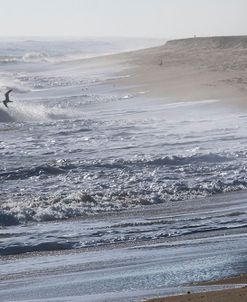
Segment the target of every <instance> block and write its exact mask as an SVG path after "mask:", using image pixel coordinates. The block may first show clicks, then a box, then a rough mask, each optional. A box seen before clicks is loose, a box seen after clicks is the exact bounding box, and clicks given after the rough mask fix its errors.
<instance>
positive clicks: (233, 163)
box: [0, 39, 247, 301]
mask: <svg viewBox="0 0 247 302" xmlns="http://www.w3.org/2000/svg"><path fill="white" fill-rule="evenodd" d="M155 43H157V41H156V42H155V41H146V40H145V41H144V40H130V41H129V40H126V39H125V40H121V39H113V40H110V39H109V40H100V39H98V40H97V39H84V40H79V39H78V40H66V39H64V40H59V39H57V40H46V39H30V40H25V39H19V40H17V39H6V40H2V41H0V89H1V94H2V97H3V99H4V93H5V92H6V91H7V89H10V88H11V89H13V92H12V93H11V94H10V99H11V100H13V103H10V104H9V108H5V107H4V105H3V104H2V103H1V104H0V155H1V161H0V256H1V258H2V264H1V265H0V267H2V271H1V273H0V277H1V278H2V280H5V279H6V278H7V279H8V280H9V279H10V280H12V279H11V278H12V277H13V276H14V277H13V280H14V279H16V276H18V274H19V275H20V274H22V276H23V275H24V273H25V275H27V278H32V274H31V272H32V270H33V268H32V265H33V263H34V262H35V261H37V262H38V261H39V260H40V263H38V264H37V263H36V262H35V263H36V264H35V265H36V269H37V271H36V273H35V274H36V276H37V274H38V271H39V272H40V271H42V272H43V270H44V271H47V269H48V268H50V269H51V268H52V271H56V274H57V271H58V268H57V266H59V267H60V266H61V262H67V261H68V262H67V263H69V265H70V268H71V267H72V266H73V267H74V268H75V267H77V266H78V262H80V261H81V262H80V263H81V264H80V265H81V270H80V272H82V271H83V272H84V273H85V272H86V271H87V270H90V271H91V273H92V274H93V271H94V270H95V269H96V268H95V267H94V265H92V266H90V263H91V264H92V261H93V260H92V259H96V258H97V257H98V258H99V259H103V260H102V261H103V262H104V263H105V264H106V263H108V264H107V267H108V268H109V261H110V263H111V265H110V267H111V268H112V267H113V264H114V261H115V263H116V261H117V260H116V259H119V258H120V259H122V261H123V262H124V261H125V260H126V259H125V257H126V255H125V254H124V253H125V252H126V249H127V248H129V250H128V251H130V253H131V254H130V255H131V256H129V257H130V258H128V259H131V261H130V260H129V261H130V262H131V263H132V262H133V259H136V258H137V259H138V258H141V259H145V261H144V263H146V262H147V258H145V257H148V259H150V257H151V258H152V256H150V251H153V250H155V252H152V253H154V254H152V255H156V256H157V257H158V258H157V259H163V260H164V257H162V253H163V248H164V249H165V251H168V250H169V249H168V247H167V245H170V250H169V251H172V253H171V254H169V255H170V256H171V255H174V253H177V252H178V253H180V252H181V254H182V251H183V252H184V254H183V255H188V254H187V252H188V249H189V250H190V253H192V252H193V253H195V255H199V252H198V251H197V249H198V247H196V244H198V243H196V242H197V241H196V240H201V241H203V239H202V238H207V239H205V241H203V245H202V243H201V245H202V249H200V253H202V251H205V254H204V255H206V256H205V257H206V260H205V262H203V261H202V262H203V265H202V262H200V261H199V260H198V258H197V256H195V257H193V259H191V261H192V262H193V261H194V262H195V261H199V262H198V263H199V264H198V263H194V269H193V265H192V266H191V267H190V266H186V265H185V266H183V267H182V268H181V267H180V269H181V271H180V273H181V276H182V275H183V276H184V279H183V282H188V281H193V280H194V279H199V280H207V279H211V278H215V277H222V275H223V276H228V275H232V274H234V273H236V272H237V273H241V272H244V269H245V266H244V265H242V266H241V265H240V264H239V263H242V264H243V263H246V260H247V258H246V252H245V251H246V244H245V245H244V242H245V241H246V236H244V235H243V233H241V230H244V228H246V225H247V219H246V211H247V206H246V202H245V200H246V198H245V196H246V193H245V192H246V188H247V177H246V171H247V151H246V150H247V110H246V109H245V108H239V107H237V106H234V104H232V105H231V104H223V102H222V101H220V100H214V99H210V100H202V101H201V100H200V101H199V100H198V101H190V100H188V101H181V100H176V99H175V100H174V99H171V98H169V97H167V98H151V97H148V96H147V95H146V94H147V91H145V90H142V89H141V88H140V87H136V91H135V92H134V93H133V92H131V93H130V92H129V91H130V90H129V87H118V86H117V85H116V84H113V83H115V82H114V81H113V80H117V79H118V78H121V77H122V76H123V75H122V73H123V71H124V70H125V68H126V67H125V66H122V65H121V64H119V65H112V64H102V63H99V64H97V63H95V62H94V61H93V60H92V59H90V60H88V61H87V62H86V63H85V60H84V59H88V58H93V57H96V56H100V55H105V54H113V53H118V52H122V51H127V50H133V49H138V48H141V47H147V46H152V45H155ZM124 76H126V77H128V76H131V75H129V74H128V73H126V74H125V75H124ZM131 91H133V87H132V89H131ZM209 234H210V235H209ZM216 234H217V236H218V235H219V237H218V238H219V239H218V241H217V244H216V245H217V246H218V247H217V248H218V249H219V250H220V249H222V248H224V249H225V254H224V257H222V254H220V253H217V255H216V254H213V255H211V256H212V257H213V259H214V260H215V261H216V263H218V270H213V269H212V262H211V261H212V258H210V257H209V255H208V254H207V253H209V252H211V250H210V249H211V248H212V246H214V244H215V243H212V242H211V243H210V242H208V241H209V237H210V236H212V237H213V238H214V236H216ZM227 236H230V237H229V240H228V239H227V238H228V237H227ZM231 236H233V237H231ZM238 236H239V237H238ZM233 238H234V239H233ZM188 240H191V241H188ZM193 240H195V241H193ZM164 242H165V243H164ZM191 242H193V243H191ZM158 243H160V245H161V246H162V249H161V247H155V244H158ZM140 244H141V245H142V246H145V248H147V246H149V248H150V250H148V253H147V254H146V249H145V251H144V252H140V253H139V254H138V253H137V254H136V250H133V247H135V246H136V245H140ZM152 244H153V245H154V246H153V249H151V247H150V245H152ZM162 244H163V245H162ZM175 245H177V246H176V248H174V246H175ZM237 245H239V250H240V251H241V253H240V254H238V255H237V256H236V258H234V257H233V256H232V255H233V254H232V253H235V252H236V251H235V250H234V246H237ZM205 246H206V247H208V248H207V249H208V251H207V252H206V250H205ZM115 247H121V248H123V247H124V249H123V250H120V252H119V253H120V254H117V251H115V250H114V248H115ZM130 247H131V249H130ZM209 247H210V248H209ZM109 249H111V252H109V253H108V252H107V251H108V250H109ZM66 250H68V251H71V250H72V251H73V253H75V254H73V255H75V256H73V257H72V259H74V262H73V261H72V260H71V257H70V260H68V259H67V258H66V257H68V256H67V254H66V253H65V254H62V256H61V257H63V258H62V260H61V262H59V261H58V262H59V263H57V260H54V258H52V257H55V256H54V254H52V255H53V256H49V255H48V256H47V255H46V256H42V257H47V258H46V260H44V262H43V260H42V259H43V258H42V257H41V258H35V260H33V259H34V258H32V257H33V256H32V257H31V256H30V257H31V258H29V257H28V258H27V259H29V260H27V259H26V258H25V257H26V255H29V254H27V253H28V252H35V253H40V252H47V253H54V252H55V251H59V252H61V251H66ZM140 250H141V247H140ZM77 251H80V253H86V254H80V253H79V254H78V253H77ZM90 251H91V252H90ZM123 251H124V252H123ZM133 251H134V252H133ZM161 251H162V253H161ZM227 252H228V253H229V254H227V255H226V253H227ZM95 253H96V254H97V253H98V254H99V253H100V256H97V255H95ZM114 253H116V255H115V254H114ZM164 253H165V252H164ZM169 253H170V252H169ZM107 255H108V256H109V255H111V257H113V258H112V259H113V260H109V259H108V258H107V257H108V256H107ZM114 255H115V256H114ZM128 255H129V254H128ZM229 255H230V256H231V257H230V256H229ZM16 256H18V257H19V258H18V259H19V260H15V261H19V262H18V263H16V262H15V261H14V262H13V259H12V258H11V257H16ZM24 256H25V257H24ZM84 256H85V257H86V259H87V261H88V263H89V266H88V267H87V268H85V267H84V265H83V264H82V259H81V258H83V257H84ZM156 256H155V257H156ZM6 257H7V258H6ZM22 257H24V259H26V260H25V261H24V263H23V262H22V261H23V260H22ZM76 257H77V258H76ZM78 257H81V258H80V259H79V260H78ZM90 257H92V258H90ZM101 257H102V258H101ZM114 257H115V258H114ZM121 257H122V258H121ZM159 257H160V258H159ZM181 257H182V256H181ZM186 257H187V256H186ZM30 259H31V260H32V261H31V260H30ZM37 259H38V260H37ZM47 259H48V260H49V261H48V260H47ZM52 259H53V260H54V262H53V261H52ZM114 259H115V260H114ZM169 259H170V258H169ZM183 259H185V258H183ZM232 259H235V260H232ZM41 260H42V261H41ZM163 260H162V261H163ZM28 261H30V263H29V262H28ZM83 261H84V260H83ZM94 261H96V260H94ZM98 261H100V260H98ZM107 261H108V262H107ZM176 261H177V260H176ZM186 261H188V259H187V260H186ZM217 261H218V262H217ZM234 261H235V262H236V263H237V264H238V265H236V266H235V268H234V269H233V267H234V265H233V263H235V262H234ZM71 262H73V263H71ZM123 262H121V266H118V267H121V268H122V267H123ZM127 262H128V261H127V260H126V263H127ZM20 263H22V265H20ZM54 263H56V264H54ZM132 264H133V263H132ZM142 265H143V264H142ZM160 265H161V264H160V260H159V262H158V263H156V266H155V265H154V267H153V270H154V272H155V274H156V275H155V276H156V279H155V282H154V280H153V281H152V282H151V281H150V279H149V278H148V277H147V276H148V273H147V272H149V273H150V270H151V267H150V263H149V269H150V270H148V271H145V272H144V273H143V269H144V268H143V266H140V267H141V268H140V267H139V269H140V271H141V272H142V273H140V275H138V274H137V275H134V274H133V267H132V269H131V272H130V275H131V278H130V279H128V278H129V275H128V274H127V273H126V276H122V279H121V277H119V278H120V279H121V280H120V281H119V283H117V282H118V281H117V280H116V276H115V277H114V278H113V277H112V275H111V278H110V281H109V280H108V281H109V284H114V286H115V287H114V288H111V287H108V285H107V286H106V287H104V286H103V285H102V287H100V286H98V285H99V284H100V283H97V282H96V281H95V278H96V277H92V276H91V277H92V278H93V280H94V281H93V282H96V283H97V284H98V285H96V284H94V287H92V284H91V285H90V284H88V283H87V285H85V286H86V287H82V292H79V293H77V294H78V295H77V294H73V295H71V293H72V292H73V288H71V287H69V289H68V291H67V292H66V293H67V294H68V292H69V294H70V296H69V297H70V298H67V300H66V298H65V300H59V301H72V298H71V297H72V296H77V298H78V297H79V298H78V301H82V300H80V299H81V296H82V293H83V296H84V299H83V301H103V300H102V299H103V298H102V292H103V293H104V299H105V301H110V299H112V301H120V298H119V296H118V295H119V293H121V297H124V296H125V295H123V291H125V292H126V293H127V294H126V296H125V298H123V301H127V300H128V299H130V300H131V299H133V297H140V296H143V293H144V294H146V295H147V296H148V295H150V294H151V293H153V292H152V291H153V290H154V288H155V286H156V287H161V286H162V285H164V284H168V285H169V286H170V287H171V286H175V285H177V284H178V283H176V282H180V283H181V281H178V277H176V278H175V276H178V275H176V274H177V273H176V274H175V272H173V270H174V269H175V268H176V272H177V271H178V270H179V267H178V266H172V269H171V267H170V266H169V265H170V264H169V265H168V266H165V265H164V264H163V270H160V267H161V266H160ZM174 265H175V264H174ZM43 266H44V267H45V268H44V267H43ZM53 266H54V267H53ZM126 266H127V264H126ZM78 267H79V266H78ZM128 267H130V266H128ZM137 267H138V265H137ZM164 267H165V268H164ZM168 268H169V272H168V271H167V270H168ZM97 269H98V267H97ZM101 269H102V267H101ZM188 269H189V272H188ZM137 270H138V268H137ZM186 270H187V271H186ZM202 270H203V272H202ZM65 271H66V270H65ZM113 271H114V270H113V269H112V271H111V274H113ZM157 271H159V273H158V274H157ZM185 271H186V272H187V273H188V274H187V275H184V272H185ZM68 272H70V273H71V270H69V271H67V273H68ZM73 272H75V270H73ZM77 272H78V271H77ZM115 273H116V272H114V274H115ZM150 274H151V273H150ZM164 274H165V275H166V278H164ZM167 274H168V275H169V274H170V275H169V276H170V277H169V278H168V279H167ZM127 275H128V276H127ZM161 275H162V276H163V277H162V278H161V277H160V276H161ZM11 276H12V277H11ZM140 276H141V277H140ZM151 276H152V274H151ZM181 276H180V277H181ZM195 276H197V278H196V277H195ZM39 277H40V275H39ZM139 277H140V278H139ZM42 278H43V275H42ZM97 278H98V276H97ZM112 278H113V279H114V280H113V279H112ZM174 278H175V279H174ZM167 280H168V281H167ZM39 281H40V280H39ZM13 282H14V281H13ZM61 282H62V284H63V285H64V280H63V281H61ZM150 282H151V283H150ZM166 282H168V283H166ZM180 283H179V284H180ZM107 284H108V283H107ZM116 284H118V285H119V284H120V285H121V286H120V285H119V286H120V287H117V286H116ZM2 286H3V288H2V294H3V297H5V298H4V299H5V300H4V301H17V300H18V301H19V300H25V301H29V299H38V298H40V295H41V298H40V299H41V300H40V301H53V300H51V299H52V297H53V298H54V297H55V294H56V293H55V292H54V291H53V292H52V293H51V294H50V295H49V294H47V293H48V292H49V291H48V292H47V291H46V290H45V291H42V293H41V294H40V293H37V292H35V291H34V289H33V288H32V291H30V292H32V294H31V295H29V296H27V295H28V291H26V292H25V294H24V291H23V289H22V294H20V291H18V290H17V292H16V294H15V293H13V291H12V290H11V288H12V287H13V284H12V283H11V282H10V283H9V285H8V286H7V285H5V283H4V282H3V283H2ZM26 286H27V285H25V288H26ZM45 286H48V285H47V280H46V285H45ZM97 286H98V287H97ZM8 287H9V290H8V291H7V289H6V288H8ZM91 287H92V288H91ZM83 288H84V290H83ZM85 288H87V289H85ZM141 289H145V290H146V291H144V290H143V293H142V294H140V290H141ZM166 290H167V287H166ZM6 291H7V292H6ZM112 292H114V293H115V294H114V295H113V294H112ZM35 293H36V294H35ZM66 293H63V297H64V296H66ZM107 293H108V295H107ZM43 294H45V296H42V295H43ZM0 295H1V285H0ZM61 295H62V294H61ZM95 295H96V296H95ZM42 297H43V298H42ZM116 297H118V298H116ZM48 298H49V300H48ZM54 299H55V298H54ZM61 299H62V298H61ZM100 299H101V300H100ZM74 300H75V301H77V300H76V299H75V297H74ZM74 300H73V301H74ZM30 301H31V300H30ZM32 301H33V300H32ZM35 301H38V300H35ZM54 301H57V300H54Z"/></svg>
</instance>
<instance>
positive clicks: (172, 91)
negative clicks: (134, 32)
mask: <svg viewBox="0 0 247 302" xmlns="http://www.w3.org/2000/svg"><path fill="white" fill-rule="evenodd" d="M117 57H118V59H119V60H120V61H121V62H122V64H125V65H127V66H129V69H127V71H126V70H125V71H124V74H125V75H126V74H128V75H129V77H125V78H122V79H121V80H120V81H118V83H120V84H122V85H126V86H131V87H132V91H136V89H137V87H138V88H140V89H141V90H142V91H146V92H147V95H150V96H157V97H165V98H168V99H169V98H170V99H171V98H173V99H180V100H181V99H182V100H188V99H189V100H191V99H194V100H201V99H204V100H205V99H224V100H225V101H231V102H234V103H240V104H241V103H246V93H247V75H246V61H247V36H235V37H208V38H189V39H182V40H173V41H168V42H167V43H165V44H164V45H163V46H160V47H155V48H150V49H146V50H141V51H136V52H130V53H126V54H124V55H118V56H115V59H116V58H117Z"/></svg>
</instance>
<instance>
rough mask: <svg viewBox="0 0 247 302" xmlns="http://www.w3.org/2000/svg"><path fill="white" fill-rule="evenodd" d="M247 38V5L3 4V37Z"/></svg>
mask: <svg viewBox="0 0 247 302" xmlns="http://www.w3.org/2000/svg"><path fill="white" fill-rule="evenodd" d="M194 34H195V35H197V36H205V35H206V36H208V35H244V34H247V0H0V35H1V36H3V35H4V36H12V35H14V36H28V35H29V36H47V35H49V36H136V37H137V36H139V37H143V36H144V37H162V38H173V37H188V36H193V35H194Z"/></svg>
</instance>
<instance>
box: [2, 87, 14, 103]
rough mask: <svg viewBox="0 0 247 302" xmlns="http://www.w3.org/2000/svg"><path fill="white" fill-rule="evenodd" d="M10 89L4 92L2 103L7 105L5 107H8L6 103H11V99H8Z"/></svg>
mask: <svg viewBox="0 0 247 302" xmlns="http://www.w3.org/2000/svg"><path fill="white" fill-rule="evenodd" d="M11 91H12V89H10V90H9V91H7V92H6V93H5V100H3V104H4V106H5V107H7V108H9V107H8V103H12V102H13V101H10V99H9V94H10V92H11Z"/></svg>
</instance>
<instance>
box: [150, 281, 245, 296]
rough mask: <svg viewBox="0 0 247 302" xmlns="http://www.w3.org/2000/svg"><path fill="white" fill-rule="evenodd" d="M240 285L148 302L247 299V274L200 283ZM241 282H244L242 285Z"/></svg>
mask: <svg viewBox="0 0 247 302" xmlns="http://www.w3.org/2000/svg"><path fill="white" fill-rule="evenodd" d="M226 284H229V285H232V286H233V287H234V286H236V285H238V286H239V288H232V289H225V290H219V291H207V292H206V291H202V292H201V293H193V292H190V291H189V292H187V293H186V294H185V295H179V296H172V297H166V298H157V299H152V300H148V302H187V301H188V302H189V301H191V302H200V301H201V302H211V301H217V302H243V301H246V299H247V286H246V284H247V275H241V276H237V277H232V278H227V279H223V280H218V281H212V282H204V283H201V284H200V285H226ZM241 284H243V285H242V286H241Z"/></svg>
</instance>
